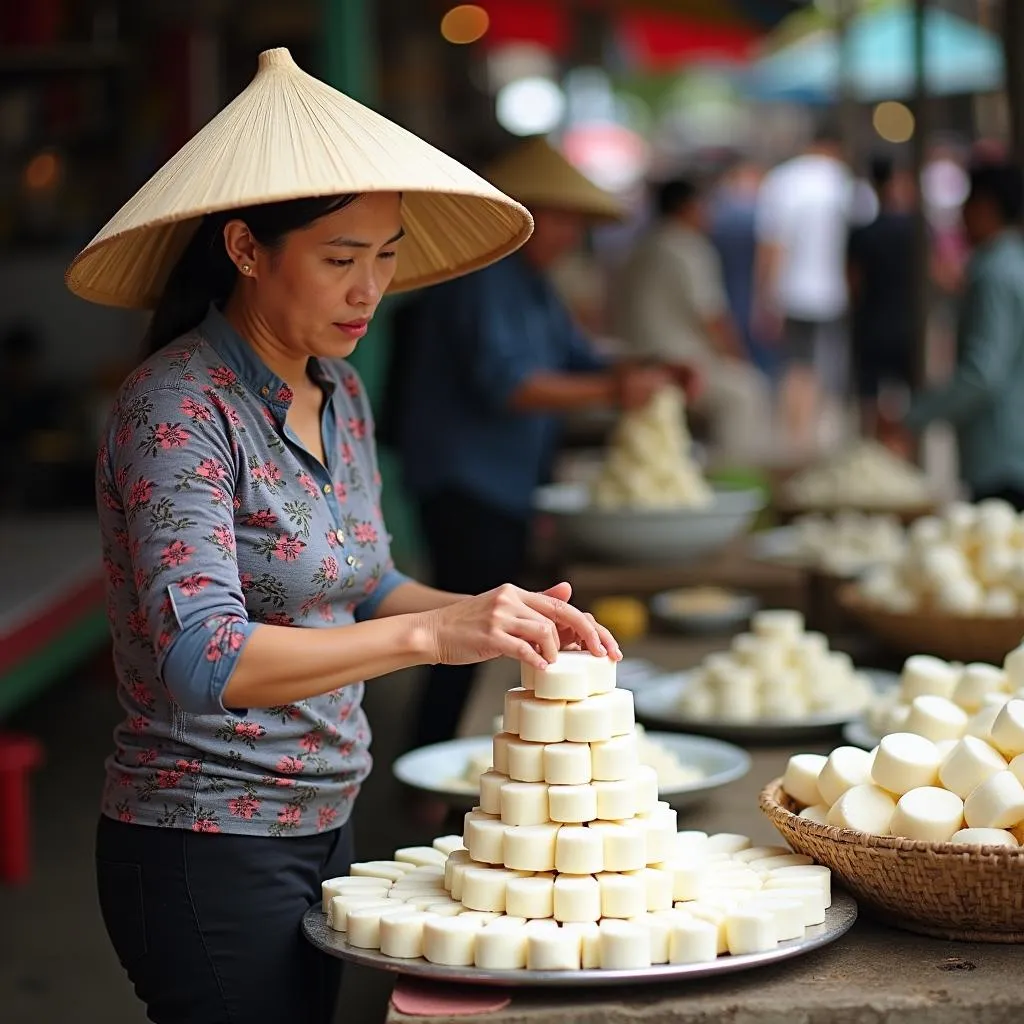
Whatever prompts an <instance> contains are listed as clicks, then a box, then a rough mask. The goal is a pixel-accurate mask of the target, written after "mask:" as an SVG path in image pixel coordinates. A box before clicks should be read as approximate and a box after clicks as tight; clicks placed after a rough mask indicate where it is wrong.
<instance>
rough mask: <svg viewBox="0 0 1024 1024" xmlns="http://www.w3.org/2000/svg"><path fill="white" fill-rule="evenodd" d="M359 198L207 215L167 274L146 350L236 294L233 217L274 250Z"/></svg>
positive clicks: (297, 201) (268, 205) (262, 206)
mask: <svg viewBox="0 0 1024 1024" xmlns="http://www.w3.org/2000/svg"><path fill="white" fill-rule="evenodd" d="M355 198H356V196H355V194H349V195H340V196H338V195H335V196H315V197H313V198H311V199H289V200H285V201H284V202H280V203H262V204H260V205H259V206H247V207H245V208H244V209H241V210H225V211H223V212H221V213H211V214H207V215H206V216H205V217H204V218H203V219H202V221H201V222H200V224H199V227H198V228H197V229H196V233H195V234H194V235H193V236H192V239H191V241H190V242H189V243H188V245H187V246H186V248H185V251H184V252H183V253H182V254H181V256H180V258H179V259H178V262H177V263H176V264H175V265H174V269H173V270H172V271H171V273H170V276H169V277H168V278H167V284H166V285H165V286H164V290H163V294H162V295H161V296H160V301H159V302H158V303H157V305H156V309H155V310H154V311H153V317H152V319H151V320H150V322H149V329H148V331H147V332H146V339H145V355H146V356H150V355H152V354H153V353H154V352H156V351H157V350H158V349H161V348H163V347H164V345H166V344H167V343H168V342H170V341H173V340H174V339H175V338H178V337H180V336H181V335H182V334H185V333H187V332H188V331H190V330H192V328H193V327H195V326H196V325H198V324H199V323H200V322H201V321H202V319H203V317H204V316H205V315H206V311H207V309H208V308H209V306H210V303H211V302H213V303H217V304H221V303H223V302H225V301H226V300H227V298H228V296H229V295H230V294H231V289H232V288H234V286H235V281H236V280H237V277H238V268H237V267H236V266H235V264H234V263H232V261H231V258H230V257H229V256H228V253H227V249H226V248H225V246H224V226H225V225H226V224H227V223H228V222H229V221H232V220H240V221H244V222H245V225H246V227H248V229H249V232H250V234H251V235H252V236H253V238H254V239H256V241H257V242H258V243H259V244H260V245H261V246H263V247H264V248H265V249H269V250H270V251H271V252H272V253H273V252H274V251H275V250H277V249H279V248H280V247H281V245H282V244H283V242H284V239H285V236H286V235H288V234H289V233H290V232H292V231H298V230H299V229H300V228H305V227H308V226H309V225H310V224H312V223H313V222H314V221H317V220H319V219H320V218H321V217H326V216H327V215H328V214H329V213H334V212H335V211H336V210H340V209H342V208H343V207H345V206H348V205H349V203H351V202H352V201H353V200H354V199H355Z"/></svg>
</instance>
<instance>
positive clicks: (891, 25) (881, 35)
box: [747, 6, 1005, 103]
mask: <svg viewBox="0 0 1024 1024" xmlns="http://www.w3.org/2000/svg"><path fill="white" fill-rule="evenodd" d="M924 38H925V83H926V88H927V91H928V92H929V93H930V94H932V95H951V94H959V93H978V92H990V91H993V90H996V89H999V88H1001V87H1002V85H1003V78H1004V73H1005V72H1004V67H1003V51H1002V46H1001V44H1000V42H999V40H998V39H997V38H996V37H995V36H994V35H992V34H991V33H990V32H986V31H985V30H984V29H982V28H979V27H978V26H977V25H972V24H971V23H970V22H968V21H964V20H963V19H962V18H958V17H956V16H955V15H952V14H949V13H948V12H946V11H943V10H938V9H933V8H929V9H928V10H927V12H926V15H925V28H924ZM846 46H847V69H848V70H847V74H848V75H849V85H850V89H851V92H852V94H853V95H854V97H856V98H857V99H859V100H864V101H869V102H870V101H877V100H885V99H905V98H908V97H910V96H913V94H914V83H915V69H914V12H913V11H912V10H909V9H907V8H906V7H905V6H899V7H892V8H887V9H882V10H876V11H873V12H869V13H865V14H861V15H858V16H857V17H855V18H854V19H852V21H851V23H850V27H849V30H848V32H847V42H846ZM840 68H841V60H840V52H839V39H838V36H837V34H836V33H835V32H832V31H822V32H817V33H815V34H813V35H810V36H807V37H805V38H804V39H801V40H799V41H798V42H796V43H793V44H791V45H790V46H786V47H784V48H783V49H781V50H777V51H776V52H775V53H773V54H771V55H770V56H767V57H764V58H762V59H761V60H759V61H757V62H756V63H755V64H754V65H753V67H752V68H751V69H750V72H749V73H748V76H747V86H748V89H749V91H750V93H751V94H752V95H753V96H755V97H756V98H759V99H777V100H792V101H798V102H799V101H802V102H809V103H814V102H828V101H829V100H832V99H834V98H835V97H836V96H837V95H838V94H839V77H840V73H841V72H840Z"/></svg>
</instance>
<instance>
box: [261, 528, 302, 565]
mask: <svg viewBox="0 0 1024 1024" xmlns="http://www.w3.org/2000/svg"><path fill="white" fill-rule="evenodd" d="M305 547H306V542H305V541H304V540H302V539H301V538H300V537H298V536H292V537H290V536H288V535H287V534H284V533H282V534H278V536H277V537H264V538H263V539H262V540H260V541H258V542H257V543H256V544H255V550H256V551H258V552H259V553H260V554H261V555H263V557H264V558H266V560H267V561H268V562H272V561H273V560H274V559H275V558H276V559H278V560H279V561H281V562H294V561H297V560H298V557H299V555H300V554H302V551H303V549H304V548H305Z"/></svg>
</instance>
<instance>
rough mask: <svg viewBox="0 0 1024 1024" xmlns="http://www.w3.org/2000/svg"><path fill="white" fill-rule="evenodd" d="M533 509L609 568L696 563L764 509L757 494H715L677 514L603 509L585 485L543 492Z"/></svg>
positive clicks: (573, 544) (568, 541) (672, 511)
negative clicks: (613, 563) (703, 502)
mask: <svg viewBox="0 0 1024 1024" xmlns="http://www.w3.org/2000/svg"><path fill="white" fill-rule="evenodd" d="M534 505H535V507H536V509H537V510H538V511H539V512H542V513H544V514H545V515H549V516H551V517H552V518H553V519H554V520H555V521H556V522H557V524H558V530H559V534H560V536H561V539H562V540H563V541H564V542H565V543H566V544H567V545H569V546H571V547H572V548H575V549H578V550H579V551H580V552H581V553H584V554H588V555H590V556H592V557H596V558H599V559H601V560H602V561H606V562H618V563H630V564H634V565H635V564H662V565H663V564H665V563H675V564H680V563H686V562H692V561H695V560H697V559H699V558H702V557H704V556H706V555H711V554H714V553H715V552H717V551H719V550H721V549H722V548H723V547H725V546H726V545H727V544H728V543H729V542H730V541H732V540H733V539H734V538H735V537H737V536H739V535H740V534H742V533H745V532H746V531H747V530H749V529H750V526H751V524H752V523H753V521H754V518H755V517H756V516H757V514H758V512H760V510H761V509H762V508H763V507H764V496H763V495H762V494H761V492H760V491H757V490H726V489H722V490H716V491H715V492H714V497H713V499H712V501H711V502H710V503H709V504H708V505H703V506H699V507H695V508H673V509H603V508H599V507H597V506H595V505H593V504H591V501H590V491H589V489H588V488H587V486H586V485H584V484H551V485H549V486H547V487H542V488H539V489H538V491H537V492H536V495H535V499H534Z"/></svg>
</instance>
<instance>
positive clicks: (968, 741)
mask: <svg viewBox="0 0 1024 1024" xmlns="http://www.w3.org/2000/svg"><path fill="white" fill-rule="evenodd" d="M760 804H761V809H762V811H764V813H765V814H766V815H767V816H768V817H769V818H770V819H771V821H772V823H773V824H774V825H775V827H776V828H777V829H778V830H779V832H780V833H781V834H782V836H783V837H784V838H785V840H786V842H787V843H788V844H789V845H790V846H791V847H792V848H793V849H794V850H796V851H797V852H798V853H802V854H805V855H807V856H809V857H812V858H814V860H815V861H817V862H819V863H821V864H824V865H826V866H827V867H828V868H830V869H831V871H832V872H833V874H834V876H835V878H836V881H837V882H838V883H839V884H841V885H843V887H845V888H846V889H848V890H849V891H850V892H851V893H852V894H853V895H854V896H855V897H856V898H857V899H858V900H859V901H862V903H863V904H864V905H865V906H866V907H868V908H870V909H871V910H873V911H874V913H875V914H876V915H877V916H879V917H881V918H882V919H883V920H886V921H887V922H889V923H891V924H893V925H895V926H897V927H900V928H905V929H907V930H909V931H914V932H919V933H921V934H925V935H930V936H934V937H936V938H943V939H955V940H960V941H974V942H1024V846H1022V843H1024V700H1020V699H1013V700H1010V701H1008V702H1007V703H1006V704H1004V705H1003V706H1002V708H1001V710H1000V711H999V714H998V715H997V716H996V717H995V719H994V721H993V723H992V727H991V730H990V732H989V735H988V737H987V738H982V737H980V736H973V735H969V734H965V735H962V736H961V737H960V738H959V739H955V738H953V737H950V738H948V739H946V740H934V739H930V738H928V736H924V735H920V734H919V733H913V732H897V733H890V734H888V735H887V736H885V737H883V738H882V740H881V741H880V743H879V745H878V746H877V747H876V748H875V749H874V750H871V751H867V750H862V749H860V748H857V747H849V746H843V747H837V748H836V749H835V750H833V751H832V753H831V754H829V755H828V756H827V757H826V756H824V755H819V754H796V755H794V756H793V757H791V758H790V760H789V764H788V765H787V767H786V772H785V774H784V776H783V777H782V778H779V779H775V780H774V781H772V782H771V783H769V784H768V785H767V786H766V787H765V788H764V790H763V791H762V792H761V798H760Z"/></svg>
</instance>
